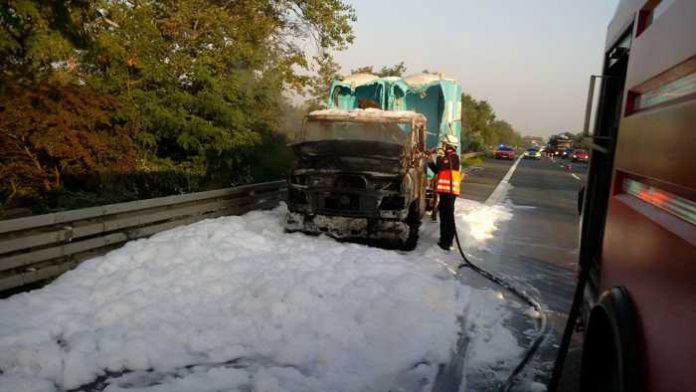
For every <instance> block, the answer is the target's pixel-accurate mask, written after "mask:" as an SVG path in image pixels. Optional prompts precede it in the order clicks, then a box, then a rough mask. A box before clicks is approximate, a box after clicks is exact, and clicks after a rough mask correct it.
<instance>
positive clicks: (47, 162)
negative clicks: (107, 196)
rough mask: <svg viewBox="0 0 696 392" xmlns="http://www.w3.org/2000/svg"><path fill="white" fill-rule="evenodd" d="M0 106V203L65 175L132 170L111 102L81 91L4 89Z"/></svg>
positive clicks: (126, 136) (127, 138)
mask: <svg viewBox="0 0 696 392" xmlns="http://www.w3.org/2000/svg"><path fill="white" fill-rule="evenodd" d="M6 88H7V89H8V91H10V92H13V93H14V94H8V95H7V96H5V97H4V98H5V101H3V104H2V107H0V189H2V191H1V193H2V199H3V200H4V203H12V202H13V200H14V199H16V198H20V197H34V196H37V195H39V194H40V193H42V192H50V191H52V190H54V189H57V188H60V187H61V186H62V179H63V177H64V176H65V175H73V176H79V175H85V174H88V173H104V172H127V171H130V170H132V169H133V168H134V167H135V165H136V150H135V145H134V144H133V142H132V137H133V129H132V128H131V127H129V126H128V124H124V123H123V121H122V118H121V117H120V115H119V109H120V105H119V104H118V102H117V101H116V100H115V99H113V98H112V97H108V96H104V95H101V94H99V93H97V92H95V91H93V90H91V89H89V88H87V87H80V86H75V85H59V84H51V85H49V84H43V85H41V86H39V87H37V88H34V89H31V90H26V89H21V88H19V87H18V86H17V85H14V86H9V87H6Z"/></svg>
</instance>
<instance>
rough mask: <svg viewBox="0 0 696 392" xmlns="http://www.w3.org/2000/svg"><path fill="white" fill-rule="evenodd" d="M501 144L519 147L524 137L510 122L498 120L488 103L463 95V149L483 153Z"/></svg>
mask: <svg viewBox="0 0 696 392" xmlns="http://www.w3.org/2000/svg"><path fill="white" fill-rule="evenodd" d="M501 143H502V144H507V145H512V146H519V145H521V144H522V136H521V135H520V134H519V133H518V132H517V131H515V130H514V129H513V127H512V126H511V125H510V124H509V123H508V122H506V121H503V120H499V119H497V118H496V115H495V112H494V111H493V108H492V107H491V105H490V104H489V103H488V102H487V101H477V100H476V99H474V98H473V97H471V96H470V95H468V94H462V147H463V148H464V149H465V150H469V151H482V150H484V149H486V148H487V147H489V146H495V145H497V144H501Z"/></svg>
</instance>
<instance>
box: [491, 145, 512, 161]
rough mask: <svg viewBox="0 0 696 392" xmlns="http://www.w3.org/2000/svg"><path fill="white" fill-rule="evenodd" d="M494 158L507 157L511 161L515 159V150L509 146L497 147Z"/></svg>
mask: <svg viewBox="0 0 696 392" xmlns="http://www.w3.org/2000/svg"><path fill="white" fill-rule="evenodd" d="M495 159H509V160H511V161H514V160H515V150H513V149H512V148H510V147H505V146H503V147H498V149H497V150H495Z"/></svg>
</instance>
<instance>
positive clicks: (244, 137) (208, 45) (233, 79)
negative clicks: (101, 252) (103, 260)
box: [0, 0, 355, 202]
mask: <svg viewBox="0 0 696 392" xmlns="http://www.w3.org/2000/svg"><path fill="white" fill-rule="evenodd" d="M354 21H355V12H354V10H353V8H352V7H351V6H350V5H349V4H348V3H347V2H346V1H344V0H242V1H225V2H222V1H217V0H156V1H147V2H146V1H137V0H123V1H112V0H93V1H86V0H74V1H65V2H64V1H51V2H48V1H40V0H12V1H7V2H3V4H1V5H0V22H2V23H1V25H0V96H2V97H11V96H12V95H15V94H18V95H19V96H23V95H22V94H24V93H26V92H30V91H36V88H37V86H44V85H50V86H64V88H65V93H68V92H69V93H70V97H74V98H73V99H63V100H62V101H60V103H56V102H54V103H52V105H53V106H51V107H49V109H46V110H44V111H43V112H42V111H40V110H33V111H30V113H31V116H34V117H33V118H36V119H38V121H37V122H38V123H40V124H42V125H41V126H40V127H39V126H35V125H33V124H29V123H28V120H27V119H29V118H31V117H30V116H29V115H27V116H26V117H27V118H25V119H22V118H21V117H22V115H21V112H20V109H21V110H26V109H27V104H26V102H23V101H22V102H20V101H17V100H11V99H10V100H7V101H3V105H4V110H5V112H7V113H13V114H12V115H13V116H14V117H12V119H11V121H13V123H12V125H11V126H10V123H1V124H0V127H2V132H3V135H2V137H3V138H4V139H3V144H4V140H5V139H7V138H10V139H11V137H10V136H8V135H9V134H6V133H7V132H9V131H8V130H10V129H12V128H16V127H19V128H23V129H30V130H31V132H33V134H35V135H41V136H40V137H39V136H35V137H33V139H32V138H31V137H30V138H28V139H27V140H30V141H32V140H39V139H40V140H44V139H41V138H46V137H48V136H47V135H53V136H51V137H52V138H53V139H51V142H50V146H49V145H48V144H46V143H48V142H42V143H44V145H39V144H36V143H34V144H31V143H29V144H27V143H25V142H22V143H24V144H22V143H19V144H17V143H15V144H12V146H11V149H12V151H15V152H14V153H13V154H15V155H21V154H22V152H21V151H22V148H24V147H25V146H26V147H27V148H28V149H29V150H30V152H31V154H33V155H36V154H38V153H39V152H41V151H48V152H50V153H51V154H58V151H60V154H58V156H56V157H53V156H52V155H51V157H52V158H51V159H54V160H53V161H51V162H50V164H48V166H50V167H53V168H56V169H55V170H54V172H56V173H57V172H60V173H62V174H61V175H64V174H67V173H73V172H75V173H77V174H79V175H80V176H82V177H81V178H87V177H89V176H91V175H93V174H95V173H97V172H100V171H101V170H102V166H105V170H106V169H108V168H109V167H111V168H116V167H119V166H118V165H106V164H104V162H108V159H112V158H114V157H119V156H120V157H122V156H123V153H124V151H125V150H128V151H131V150H135V149H136V148H137V151H135V153H136V154H135V155H137V158H138V159H131V158H129V159H128V160H121V159H118V160H117V161H118V162H119V163H120V162H124V163H125V162H127V163H129V164H130V163H132V162H137V164H135V165H131V166H129V168H130V170H133V171H136V172H145V173H146V174H147V175H154V174H153V173H155V172H157V171H163V172H174V173H181V172H192V173H196V177H197V178H201V179H202V180H201V181H200V183H201V184H205V186H217V185H222V186H229V185H231V184H235V183H240V182H245V181H254V180H257V179H260V178H262V177H263V178H265V177H274V178H278V176H279V175H272V173H270V172H271V171H275V172H277V173H282V172H283V170H284V169H283V167H282V166H283V165H285V166H287V165H288V162H289V159H290V158H289V155H288V153H287V151H286V149H285V147H284V146H282V148H281V144H282V143H284V140H285V139H282V136H278V135H277V134H276V131H277V130H279V129H280V128H281V127H283V126H285V124H283V123H282V121H281V118H280V117H281V115H282V113H283V112H284V111H285V110H286V108H287V106H288V105H287V103H286V102H285V99H284V98H283V95H282V93H283V91H284V90H285V89H287V88H289V89H293V90H295V91H297V92H303V91H304V90H305V88H306V87H307V86H309V87H310V89H314V90H313V91H314V92H316V93H318V92H319V90H320V88H321V86H322V85H321V81H319V80H316V81H315V80H310V78H309V77H307V76H306V75H305V72H304V71H305V70H307V69H308V67H309V63H308V62H307V60H306V55H305V53H304V49H303V46H302V45H300V43H301V42H302V41H303V40H312V41H313V42H314V43H315V44H316V46H317V48H319V49H320V52H321V53H330V51H331V50H341V49H344V48H346V47H347V46H348V45H349V44H350V43H352V41H353V38H354V37H353V32H352V23H353V22H354ZM317 61H320V62H321V64H320V70H322V66H323V70H322V71H321V72H322V73H323V77H324V78H328V77H329V76H333V74H334V73H335V72H337V71H336V70H337V68H338V67H337V65H336V64H335V62H333V60H332V59H331V57H330V56H322V57H321V58H318V59H317ZM322 64H323V65H322ZM10 82H12V83H14V84H13V85H14V86H15V87H12V89H14V90H12V91H10V88H9V87H8V86H9V85H10V84H11V83H10ZM42 88H43V87H42ZM61 88H62V87H61ZM323 90H326V91H328V88H326V89H323ZM42 91H43V90H42ZM35 94H36V92H35ZM38 94H39V95H41V94H44V92H39V93H38ZM322 94H325V91H322ZM41 99H43V98H41ZM42 102H43V101H42ZM46 102H48V101H46ZM46 102H43V103H42V105H48V103H46ZM51 102H53V101H51ZM90 102H92V103H93V107H92V106H90ZM51 110H54V111H57V113H60V114H51V113H52V112H51ZM99 110H102V111H103V112H108V113H109V114H108V116H107V115H106V114H103V113H101V112H100V111H99ZM81 114H85V115H84V119H83V120H81V122H80V121H78V120H77V119H76V118H71V119H69V120H63V119H62V117H58V118H59V119H60V120H61V121H64V123H65V124H70V126H72V124H78V126H80V127H82V128H79V129H84V135H88V136H89V137H87V136H84V137H81V138H78V139H79V140H75V141H70V140H68V139H65V138H64V139H60V138H57V137H56V136H55V135H57V134H61V132H63V133H66V132H65V130H64V128H61V127H62V126H63V124H64V123H61V122H55V121H54V122H51V121H48V120H49V119H51V118H53V117H50V116H67V117H70V116H73V117H77V116H78V115H81ZM107 117H108V118H107ZM4 120H7V119H4ZM7 121H9V120H7ZM103 124H110V125H108V126H104V125H103ZM66 126H67V125H66ZM32 127H33V128H32ZM124 130H128V132H129V133H128V135H126V136H123V135H121V132H125V131H124ZM94 135H97V136H99V137H101V138H102V139H103V138H104V137H105V136H104V135H111V136H110V137H112V136H113V135H118V138H119V139H118V140H120V141H121V142H122V143H121V144H119V143H112V142H110V141H109V140H102V139H99V138H98V137H97V136H94ZM90 138H93V139H94V140H92V139H90ZM8 140H9V139H8ZM85 140H88V141H90V143H92V144H88V145H89V146H90V147H85V146H84V145H85V143H86V142H85ZM68 141H70V142H69V143H68ZM97 141H99V143H101V144H98V143H97ZM281 142H282V143H281ZM97 144H98V145H99V147H100V148H102V149H104V150H105V151H106V153H105V154H106V155H103V151H102V150H101V149H97V148H96V147H95V146H96V145H97ZM3 147H4V146H3ZM8 148H10V147H8ZM73 150H74V151H73ZM262 151H263V152H269V151H270V152H273V153H274V154H275V155H274V156H273V158H272V159H269V158H268V157H266V156H264V155H263V154H262V153H261V152H262ZM42 154H43V153H41V154H39V155H41V156H42V157H43V155H42ZM71 154H72V155H71ZM100 154H102V155H100ZM129 154H130V153H129ZM15 155H12V156H15ZM49 155H50V154H49ZM95 156H96V158H95ZM90 157H91V158H90ZM129 157H130V155H129ZM88 158H90V159H88ZM107 158H108V159H107ZM255 159H258V160H260V161H262V162H263V164H261V165H260V166H259V165H258V162H257V161H255ZM76 162H78V163H79V162H81V164H78V163H76ZM100 165H101V166H100ZM25 166H26V167H29V166H30V165H28V164H27V165H25ZM48 166H47V167H48ZM39 172H40V173H44V174H42V175H38V174H32V175H31V176H30V177H32V178H33V179H32V180H31V181H28V180H27V181H28V182H25V183H27V184H29V183H31V184H32V185H28V187H29V188H28V189H30V190H32V192H34V193H42V192H43V193H46V192H63V194H64V195H69V196H70V197H73V196H74V198H75V199H81V200H82V199H84V200H88V199H89V197H85V198H82V197H81V196H80V197H78V193H79V192H80V191H81V189H79V184H78V183H79V181H78V182H74V183H71V184H69V185H66V186H64V184H62V183H61V181H57V180H56V178H58V177H59V175H58V174H55V173H54V174H51V175H48V174H46V173H47V172H48V171H47V170H44V169H41V170H38V171H37V173H39ZM71 175H72V174H71ZM135 175H136V174H133V176H135ZM101 177H102V178H104V177H103V176H101ZM8 178H10V176H9V174H8V175H6V176H5V182H4V183H3V189H2V192H3V196H4V197H5V198H6V197H8V195H10V194H16V190H15V191H12V190H10V191H7V189H6V186H8V187H9V188H12V186H11V184H15V183H18V182H17V181H18V180H16V179H15V180H11V179H8ZM177 178H178V177H177ZM188 178H191V177H188ZM46 182H48V184H49V185H46ZM165 182H166V181H165ZM172 183H173V184H177V183H179V180H178V179H177V180H173V181H172ZM7 184H9V185H7ZM162 187H163V188H167V186H166V185H163V186H162ZM92 188H94V189H102V190H103V189H106V188H108V186H107V185H104V184H101V185H99V186H94V187H92ZM126 188H127V187H126V186H125V185H124V186H121V185H114V187H113V190H114V191H115V192H124V194H128V195H134V197H140V196H142V195H143V194H146V193H147V194H154V193H156V192H151V193H148V192H145V193H143V192H142V191H141V190H140V189H138V190H135V191H132V192H131V191H130V190H127V189H126ZM177 189H180V188H179V187H178V185H175V186H172V187H170V188H167V191H176V190H177ZM188 189H191V188H188ZM57 190H58V191H57ZM13 197H14V196H13ZM54 199H55V200H59V199H60V198H54ZM8 200H9V199H5V201H6V202H7V201H8ZM15 200H18V199H17V198H16V197H15Z"/></svg>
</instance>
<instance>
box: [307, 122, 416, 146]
mask: <svg viewBox="0 0 696 392" xmlns="http://www.w3.org/2000/svg"><path fill="white" fill-rule="evenodd" d="M410 132H411V125H410V124H394V123H369V122H350V121H308V122H307V123H306V124H305V128H304V132H302V135H301V136H300V139H301V140H299V141H300V142H313V141H324V140H362V141H374V142H383V143H394V144H403V143H404V142H406V141H407V140H408V135H409V133H410Z"/></svg>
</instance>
